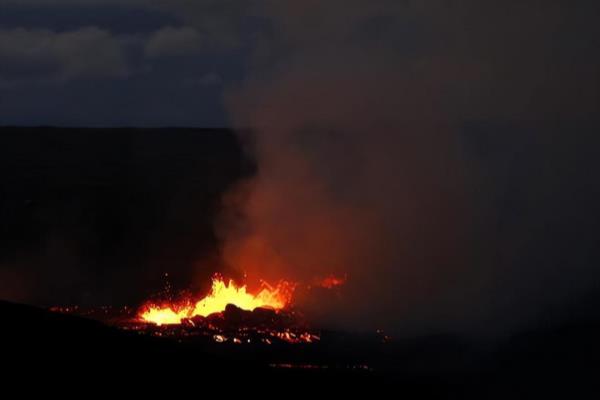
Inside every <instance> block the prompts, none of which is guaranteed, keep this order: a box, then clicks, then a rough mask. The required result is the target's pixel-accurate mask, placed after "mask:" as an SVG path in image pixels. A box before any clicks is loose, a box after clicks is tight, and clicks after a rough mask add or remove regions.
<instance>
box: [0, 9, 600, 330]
mask: <svg viewBox="0 0 600 400" xmlns="http://www.w3.org/2000/svg"><path fill="white" fill-rule="evenodd" d="M599 19H600V3H599V2H598V1H597V0H578V1H572V0H522V1H484V0H462V1H460V0H455V1H450V0H448V1H443V0H374V1H373V0H328V1H323V0H289V1H282V0H193V1H190V0H165V1H149V0H54V1H52V2H49V1H44V0H0V125H60V126H73V125H76V126H150V127H154V126H199V127H233V128H240V127H242V128H252V130H253V131H254V132H255V134H256V136H255V137H254V141H253V145H254V147H253V150H254V152H253V153H252V156H253V157H254V158H256V160H257V162H258V171H259V173H258V175H257V176H256V179H255V180H254V181H253V182H252V183H253V189H254V190H253V191H252V192H251V195H250V196H249V198H248V199H246V200H247V201H246V202H245V203H243V204H242V205H241V206H239V207H240V208H241V211H243V212H245V214H246V216H247V217H248V221H247V222H248V226H246V227H245V229H246V230H245V232H246V233H245V234H241V235H240V234H239V232H237V231H236V229H235V228H231V227H227V228H223V227H218V228H223V229H217V231H218V232H217V233H218V234H219V235H221V236H220V237H219V239H220V240H221V242H222V243H221V244H222V248H223V252H224V256H225V258H226V261H228V262H230V263H233V264H236V263H237V264H238V265H240V266H241V267H242V268H244V265H241V264H243V261H244V260H248V259H249V258H252V257H253V256H259V257H258V258H259V259H260V260H261V261H262V260H265V259H267V258H268V257H270V256H273V254H276V255H277V257H281V258H282V260H277V257H272V258H271V259H272V260H275V261H274V262H273V265H272V266H271V267H272V270H271V271H265V270H263V271H261V273H267V272H273V273H281V272H282V271H284V272H285V273H286V274H290V275H293V276H295V277H297V278H298V279H311V278H312V277H313V276H312V275H318V274H323V273H327V272H328V271H339V272H349V273H350V275H353V276H355V277H359V278H360V279H355V280H354V281H352V282H354V283H349V284H348V287H349V290H350V292H351V293H353V295H354V296H353V298H354V299H362V298H363V297H361V296H364V297H368V298H369V301H362V302H359V304H355V305H354V306H353V307H347V306H346V308H345V311H352V313H350V314H351V315H343V313H339V312H338V313H337V314H336V315H339V316H340V317H341V318H342V319H346V320H345V321H342V323H344V322H347V321H351V322H354V323H355V324H358V323H364V324H365V325H367V326H371V325H374V324H376V323H380V322H381V321H379V320H377V318H378V317H380V316H382V315H385V316H388V317H390V316H391V318H389V319H388V321H387V322H386V321H384V322H386V323H387V325H388V326H391V327H393V328H398V327H399V326H401V327H403V328H406V327H411V326H414V327H418V328H420V329H422V328H423V327H429V326H434V325H435V326H444V327H456V326H459V327H464V326H467V327H470V326H472V325H476V326H478V327H488V326H495V327H498V326H500V327H504V326H508V325H510V324H515V323H519V322H520V321H522V320H531V319H534V318H536V317H538V316H539V315H542V314H544V313H545V314H552V313H554V311H555V310H557V309H560V310H562V311H564V309H566V307H567V305H569V304H572V303H576V302H577V301H578V299H579V297H580V296H581V295H582V294H584V293H587V292H590V291H594V290H597V289H598V287H600V285H599V284H598V282H600V279H599V278H600V273H599V272H598V265H599V264H600V252H599V251H598V249H599V248H600V246H599V243H598V230H599V229H600V209H599V206H598V205H599V204H600V186H599V185H600V180H599V179H598V175H599V171H600V159H598V157H597V155H596V153H597V149H598V148H599V146H600V138H599V137H598V131H599V130H600V119H599V114H598V111H599V105H600V101H599V96H598V95H599V93H600V82H599V76H600V74H599V71H600V51H599V50H600V25H599V24H598V20H599ZM165 143H166V141H165ZM236 211H240V210H236ZM189 212H190V213H194V212H197V210H195V209H194V207H193V206H190V208H189ZM281 221H286V223H283V224H282V223H281ZM248 232H250V234H249V235H248V234H247V233H248ZM315 232H318V234H315ZM261 241H262V242H264V243H267V244H268V245H267V246H266V247H264V248H262V249H261V251H263V253H260V252H259V253H255V254H248V253H246V252H248V251H250V253H252V251H255V250H256V248H253V247H252V246H253V245H254V244H256V243H257V242H259V243H262V242H261ZM269 246H271V247H272V248H269ZM324 246H325V247H324ZM324 249H325V250H326V251H324ZM248 257H249V258H248ZM240 258H242V261H240ZM278 263H283V264H284V265H285V267H284V268H279V266H278ZM263 266H264V263H262V264H261V267H263ZM365 266H366V267H365ZM267 270H269V268H267ZM356 282H358V283H359V284H356ZM356 321H359V322H356ZM415 329H416V328H415Z"/></svg>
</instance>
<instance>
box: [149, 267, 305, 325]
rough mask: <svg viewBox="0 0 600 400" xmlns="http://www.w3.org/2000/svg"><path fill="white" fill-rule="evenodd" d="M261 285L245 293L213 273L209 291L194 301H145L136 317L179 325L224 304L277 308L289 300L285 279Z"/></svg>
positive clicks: (290, 289)
mask: <svg viewBox="0 0 600 400" xmlns="http://www.w3.org/2000/svg"><path fill="white" fill-rule="evenodd" d="M262 286H263V287H262V289H261V290H260V291H259V292H258V293H256V294H252V293H249V292H248V290H247V288H246V285H243V286H237V285H236V284H235V282H233V281H232V280H229V282H225V280H224V279H223V278H222V277H220V276H215V277H213V280H212V287H211V290H210V292H209V294H208V295H207V296H206V297H204V298H203V299H201V300H199V301H198V302H196V303H195V304H194V303H192V302H189V301H188V302H183V303H171V304H163V305H156V304H147V305H146V306H144V307H143V308H142V310H141V312H140V313H139V318H140V319H141V320H142V321H144V322H150V323H154V324H156V325H169V324H180V323H181V322H182V320H184V319H186V318H192V317H196V316H202V317H206V316H208V315H211V314H215V313H219V312H223V311H225V307H226V306H227V305H228V304H233V305H235V306H237V307H239V308H241V309H243V310H248V311H252V310H254V309H255V308H260V307H264V308H272V309H274V310H281V309H283V308H285V307H286V306H287V305H288V304H289V303H290V302H291V300H292V293H293V290H294V285H292V284H290V283H289V282H285V281H281V282H280V283H279V284H278V285H277V286H275V287H273V286H270V285H269V284H267V283H265V282H263V285H262Z"/></svg>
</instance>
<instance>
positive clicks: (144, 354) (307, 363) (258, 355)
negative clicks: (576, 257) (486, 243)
mask: <svg viewBox="0 0 600 400" xmlns="http://www.w3.org/2000/svg"><path fill="white" fill-rule="evenodd" d="M0 315H1V316H2V336H1V343H2V348H3V364H4V365H5V366H10V371H9V374H10V375H4V376H12V374H15V375H16V376H20V377H23V376H27V377H29V378H36V379H37V377H45V378H51V379H53V380H56V379H58V380H59V381H60V382H64V383H65V384H66V385H69V384H72V383H73V382H91V383H93V384H98V385H113V384H115V385H116V384H119V385H121V384H125V385H126V386H131V387H134V388H135V387H138V386H140V389H142V388H145V389H148V386H151V387H152V386H156V389H157V390H161V389H168V388H170V387H171V386H174V387H173V389H176V388H181V386H185V385H188V384H190V385H203V384H206V383H211V384H216V382H229V383H235V384H234V385H232V386H231V387H230V388H228V390H229V391H237V390H242V391H243V390H252V391H256V390H266V389H263V388H269V390H271V391H273V390H275V387H279V386H278V385H280V384H286V385H292V386H289V387H292V388H294V391H295V392H298V391H304V390H309V391H311V392H313V393H315V392H314V391H317V390H319V391H320V390H334V391H336V392H338V393H341V392H343V391H345V390H351V389H352V390H354V389H359V388H360V389H366V390H369V391H378V390H382V389H384V388H387V389H386V390H390V389H391V390H394V391H395V392H397V393H398V394H402V395H406V396H417V397H418V398H424V397H425V398H478V399H487V398H492V399H496V398H498V399H500V398H502V399H505V398H563V397H566V398H583V397H586V398H595V394H598V393H600V392H596V390H597V388H596V386H597V380H598V374H599V372H600V368H599V367H600V351H599V346H598V345H597V341H598V338H599V337H600V325H599V324H594V323H580V324H567V325H564V326H557V327H554V328H552V329H547V330H536V331H530V332H527V333H523V334H521V335H517V336H514V337H512V338H511V339H509V340H506V341H504V342H502V343H500V344H498V345H495V346H493V348H485V349H483V348H481V347H477V346H472V345H471V344H469V343H468V342H467V341H465V340H461V339H460V338H458V337H455V336H434V337H422V338H416V339H411V340H399V341H395V342H394V341H392V342H388V343H381V342H376V341H373V340H372V337H370V336H360V335H347V334H341V333H333V332H330V333H328V334H325V335H324V336H323V338H322V340H321V341H320V342H319V343H317V344H310V345H289V346H279V347H274V348H270V349H268V351H261V347H252V346H251V345H248V346H245V345H241V346H235V345H226V344H221V343H212V344H207V343H204V344H202V345H197V344H194V343H191V342H189V341H185V340H184V341H181V340H177V339H176V338H173V337H171V338H157V337H152V336H148V335H141V334H139V332H133V331H126V330H121V329H118V328H115V327H110V326H107V325H105V324H103V323H101V322H98V321H94V320H89V319H85V318H80V317H75V316H71V315H64V314H59V313H54V312H49V311H46V310H43V309H39V308H35V307H31V306H26V305H20V304H13V303H6V302H2V303H0ZM298 346H300V347H298ZM302 346H304V347H302ZM262 349H263V350H264V347H263V348H262ZM274 360H277V362H274ZM361 365H368V366H369V368H357V367H356V366H361ZM182 382H184V383H182ZM186 382H187V383H186ZM246 385H250V386H246ZM257 385H259V386H257ZM288 390H289V389H288ZM589 396H591V397H589ZM394 397H395V396H394ZM411 398H412V397H411Z"/></svg>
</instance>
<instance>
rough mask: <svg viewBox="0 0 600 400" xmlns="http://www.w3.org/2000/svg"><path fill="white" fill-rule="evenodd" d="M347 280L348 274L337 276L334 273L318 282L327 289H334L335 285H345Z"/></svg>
mask: <svg viewBox="0 0 600 400" xmlns="http://www.w3.org/2000/svg"><path fill="white" fill-rule="evenodd" d="M346 280H347V278H346V276H343V277H337V276H334V275H330V276H328V277H327V278H325V279H323V280H322V281H320V282H318V286H321V287H323V288H325V289H333V288H334V287H337V286H342V285H344V284H345V283H346Z"/></svg>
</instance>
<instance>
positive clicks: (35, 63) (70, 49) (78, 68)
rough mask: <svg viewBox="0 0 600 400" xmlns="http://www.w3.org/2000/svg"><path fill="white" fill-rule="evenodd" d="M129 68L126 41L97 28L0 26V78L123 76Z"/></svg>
mask: <svg viewBox="0 0 600 400" xmlns="http://www.w3.org/2000/svg"><path fill="white" fill-rule="evenodd" d="M129 72H130V69H129V64H128V60H127V56H126V53H125V51H124V48H123V43H122V42H121V41H120V40H119V39H118V38H116V37H114V36H112V35H111V34H110V33H109V32H107V31H103V30H100V29H98V28H94V27H89V28H83V29H79V30H75V31H70V32H53V31H49V30H27V29H23V28H20V29H13V30H0V80H3V81H5V82H9V83H18V82H21V81H58V82H65V81H70V80H76V79H88V78H122V77H125V76H127V75H128V74H129Z"/></svg>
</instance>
